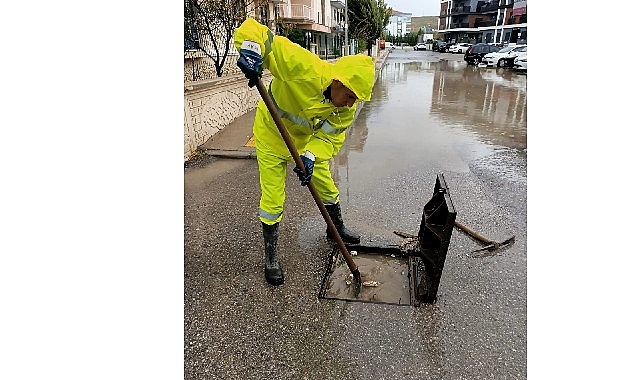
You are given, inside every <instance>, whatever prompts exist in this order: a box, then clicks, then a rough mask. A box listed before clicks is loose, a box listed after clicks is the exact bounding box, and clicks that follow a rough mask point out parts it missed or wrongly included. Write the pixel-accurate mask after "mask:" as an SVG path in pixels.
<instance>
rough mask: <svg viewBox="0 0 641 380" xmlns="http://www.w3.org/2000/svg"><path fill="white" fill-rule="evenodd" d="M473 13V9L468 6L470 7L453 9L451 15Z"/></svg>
mask: <svg viewBox="0 0 641 380" xmlns="http://www.w3.org/2000/svg"><path fill="white" fill-rule="evenodd" d="M471 11H472V7H470V6H469V5H468V6H464V7H454V8H452V11H451V12H450V14H452V15H458V14H461V13H470V12H471Z"/></svg>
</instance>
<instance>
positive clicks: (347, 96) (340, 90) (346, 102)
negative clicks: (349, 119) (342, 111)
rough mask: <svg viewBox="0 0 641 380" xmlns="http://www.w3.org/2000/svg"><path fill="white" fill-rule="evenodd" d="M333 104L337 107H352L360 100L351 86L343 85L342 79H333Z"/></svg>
mask: <svg viewBox="0 0 641 380" xmlns="http://www.w3.org/2000/svg"><path fill="white" fill-rule="evenodd" d="M331 93H332V104H334V106H336V107H351V106H353V105H354V103H355V102H356V101H357V100H358V98H357V97H356V94H354V92H353V91H352V90H350V89H349V88H347V87H345V86H343V84H342V83H341V82H340V81H337V80H336V79H334V80H333V81H332V91H331Z"/></svg>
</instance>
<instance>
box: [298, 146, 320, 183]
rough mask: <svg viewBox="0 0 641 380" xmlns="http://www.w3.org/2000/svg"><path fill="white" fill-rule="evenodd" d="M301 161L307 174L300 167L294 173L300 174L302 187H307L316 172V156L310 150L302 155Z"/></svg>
mask: <svg viewBox="0 0 641 380" xmlns="http://www.w3.org/2000/svg"><path fill="white" fill-rule="evenodd" d="M300 159H301V160H302V161H303V165H304V166H305V172H306V173H307V174H305V173H303V171H302V170H300V168H299V167H298V166H296V167H295V168H294V172H295V173H296V174H298V179H299V180H300V185H301V186H307V184H308V183H309V181H311V179H312V173H313V172H314V163H315V162H316V156H314V154H313V153H312V152H310V151H309V150H308V151H306V152H305V153H304V154H301V156H300Z"/></svg>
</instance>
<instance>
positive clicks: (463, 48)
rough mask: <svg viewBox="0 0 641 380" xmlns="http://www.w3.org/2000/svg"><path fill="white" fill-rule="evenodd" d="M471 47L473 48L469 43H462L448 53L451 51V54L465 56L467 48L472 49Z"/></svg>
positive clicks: (451, 48) (454, 46)
mask: <svg viewBox="0 0 641 380" xmlns="http://www.w3.org/2000/svg"><path fill="white" fill-rule="evenodd" d="M470 46H472V44H468V43H466V42H461V43H458V44H454V45H452V46H450V48H449V49H448V51H449V52H450V53H459V54H463V53H465V51H466V50H467V48H468V47H470Z"/></svg>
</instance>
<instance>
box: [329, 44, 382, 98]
mask: <svg viewBox="0 0 641 380" xmlns="http://www.w3.org/2000/svg"><path fill="white" fill-rule="evenodd" d="M374 73H375V69H374V62H373V61H372V58H371V57H368V56H366V55H365V54H356V55H346V56H344V57H341V58H339V59H338V60H337V61H336V63H335V64H334V67H333V77H334V79H336V80H339V81H340V82H341V83H342V84H343V85H344V86H345V87H347V88H349V89H350V90H352V91H354V94H356V96H357V97H358V99H360V100H363V101H369V100H370V99H371V97H372V87H374Z"/></svg>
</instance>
